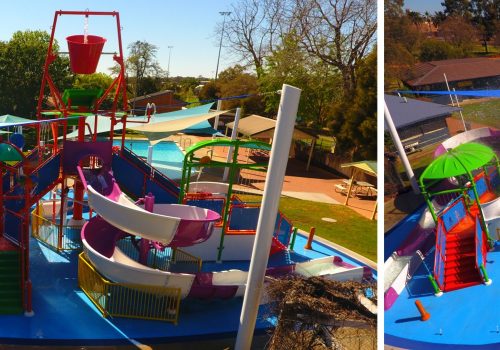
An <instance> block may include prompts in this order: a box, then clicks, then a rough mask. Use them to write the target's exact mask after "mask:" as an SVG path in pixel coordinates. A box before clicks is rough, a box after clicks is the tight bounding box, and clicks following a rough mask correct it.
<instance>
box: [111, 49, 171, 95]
mask: <svg viewBox="0 0 500 350" xmlns="http://www.w3.org/2000/svg"><path fill="white" fill-rule="evenodd" d="M128 50H129V54H128V58H127V60H126V62H125V68H126V70H127V71H126V74H127V76H128V77H129V78H128V81H129V85H131V91H133V96H134V97H137V96H142V95H145V94H148V93H151V92H156V91H158V90H159V89H161V84H162V78H163V75H164V72H163V70H162V68H161V67H160V64H159V63H158V61H157V60H156V53H157V51H158V48H157V47H156V45H153V44H150V43H148V42H147V41H140V40H137V41H134V42H133V43H131V44H130V45H129V46H128ZM119 69H120V67H119V66H118V65H115V66H114V67H113V68H111V71H112V73H113V74H117V73H118V72H119Z"/></svg>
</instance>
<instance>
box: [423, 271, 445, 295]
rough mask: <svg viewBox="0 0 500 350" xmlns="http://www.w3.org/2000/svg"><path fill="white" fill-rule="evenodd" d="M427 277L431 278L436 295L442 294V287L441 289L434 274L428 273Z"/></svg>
mask: <svg viewBox="0 0 500 350" xmlns="http://www.w3.org/2000/svg"><path fill="white" fill-rule="evenodd" d="M427 278H428V279H429V281H430V282H431V284H432V289H434V294H435V295H436V296H440V295H442V294H443V292H442V291H441V289H439V287H438V284H437V282H436V279H435V278H434V276H432V275H430V274H429V275H427Z"/></svg>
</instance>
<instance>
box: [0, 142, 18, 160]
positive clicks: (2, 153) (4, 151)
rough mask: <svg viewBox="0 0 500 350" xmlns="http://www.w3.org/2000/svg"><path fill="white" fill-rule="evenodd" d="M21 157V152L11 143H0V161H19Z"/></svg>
mask: <svg viewBox="0 0 500 350" xmlns="http://www.w3.org/2000/svg"><path fill="white" fill-rule="evenodd" d="M22 159H23V156H22V154H21V153H20V152H19V151H18V150H17V149H16V148H14V147H12V145H9V144H8V143H0V161H2V162H12V161H21V160H22Z"/></svg>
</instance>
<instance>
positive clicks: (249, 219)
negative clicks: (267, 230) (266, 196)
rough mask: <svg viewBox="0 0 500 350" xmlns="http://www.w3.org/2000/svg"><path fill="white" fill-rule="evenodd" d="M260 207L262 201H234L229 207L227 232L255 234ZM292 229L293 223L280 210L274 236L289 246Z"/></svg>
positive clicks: (229, 233)
mask: <svg viewBox="0 0 500 350" xmlns="http://www.w3.org/2000/svg"><path fill="white" fill-rule="evenodd" d="M260 208H261V206H260V203H233V204H232V205H231V206H230V208H229V215H228V224H227V227H226V232H225V234H228V235H254V234H255V233H256V230H257V221H258V219H259V214H260ZM292 231H293V225H292V223H291V222H290V220H289V219H288V218H287V217H286V216H285V215H283V213H282V212H280V211H279V212H278V214H277V215H276V221H275V224H274V231H273V237H276V239H278V241H280V242H281V243H282V244H283V245H284V246H288V245H289V243H290V237H291V235H292Z"/></svg>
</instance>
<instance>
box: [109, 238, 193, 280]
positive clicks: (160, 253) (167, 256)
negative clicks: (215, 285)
mask: <svg viewBox="0 0 500 350" xmlns="http://www.w3.org/2000/svg"><path fill="white" fill-rule="evenodd" d="M117 246H118V247H119V248H120V249H121V250H122V251H123V252H124V253H125V255H127V256H128V257H130V258H131V259H133V260H135V261H138V260H139V251H138V249H137V248H136V247H135V245H134V243H132V239H131V238H130V237H128V238H124V239H121V240H119V241H118V242H117ZM202 263H203V262H202V260H201V259H200V258H198V257H196V256H194V255H191V254H189V253H187V252H185V251H183V250H181V249H179V248H170V247H164V248H161V247H158V248H153V249H151V250H150V251H149V254H148V259H147V266H148V267H151V268H153V269H158V270H162V271H170V272H177V273H181V272H182V273H196V272H199V271H201V265H202Z"/></svg>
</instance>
